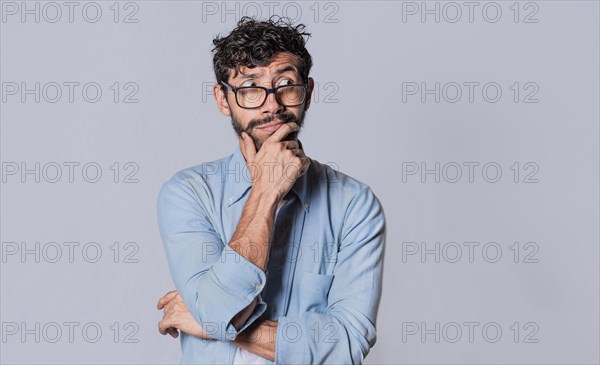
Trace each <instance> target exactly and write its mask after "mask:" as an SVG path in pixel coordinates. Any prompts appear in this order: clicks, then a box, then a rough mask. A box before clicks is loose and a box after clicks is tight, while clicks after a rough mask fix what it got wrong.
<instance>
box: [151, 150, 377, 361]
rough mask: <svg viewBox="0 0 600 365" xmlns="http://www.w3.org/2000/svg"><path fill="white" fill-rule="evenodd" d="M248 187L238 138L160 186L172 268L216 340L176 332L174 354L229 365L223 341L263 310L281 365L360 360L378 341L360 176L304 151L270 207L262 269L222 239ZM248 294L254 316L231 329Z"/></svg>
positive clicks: (367, 207)
mask: <svg viewBox="0 0 600 365" xmlns="http://www.w3.org/2000/svg"><path fill="white" fill-rule="evenodd" d="M290 171H291V170H290ZM264 173H268V171H264ZM251 187H252V182H251V179H250V174H249V172H248V168H247V166H246V162H245V160H244V157H243V155H242V152H241V150H240V148H239V146H238V147H237V148H236V151H235V152H234V153H233V154H232V155H230V156H228V157H225V158H223V159H220V160H216V161H212V162H207V163H203V164H201V165H198V166H195V167H190V168H187V169H184V170H182V171H180V172H178V173H177V174H175V176H173V177H172V178H171V179H170V180H168V181H167V182H166V183H165V184H164V185H163V187H162V189H161V192H160V195H159V198H158V221H159V227H160V233H161V237H162V240H163V243H164V247H165V251H166V255H167V259H168V262H169V267H170V270H171V275H172V276H173V280H174V282H175V286H176V288H177V290H178V291H179V293H180V294H181V296H182V297H183V300H184V301H185V303H186V305H187V307H188V308H189V310H190V312H191V314H192V315H193V316H194V318H195V319H196V320H197V321H198V323H200V324H201V325H202V327H203V328H204V330H205V331H206V332H207V333H209V335H210V336H211V337H213V338H214V340H204V339H199V338H196V337H193V336H190V335H187V334H182V336H181V348H182V358H181V362H182V363H202V364H213V363H217V364H231V363H233V360H234V356H235V352H236V346H235V345H234V344H232V343H230V342H229V341H228V340H231V339H233V338H235V337H236V335H237V334H238V333H239V332H241V331H243V330H244V329H246V328H247V327H248V326H249V325H250V324H251V323H252V322H254V321H255V320H257V319H258V318H264V319H272V320H277V321H279V322H278V329H277V335H276V337H275V338H276V355H275V363H277V364H323V363H331V364H351V363H352V364H358V363H362V362H363V360H364V358H365V356H366V355H367V353H368V352H369V350H370V349H371V347H373V345H374V344H375V341H376V319H377V310H378V307H379V301H380V297H381V284H382V273H383V254H384V243H385V217H384V212H383V209H382V207H381V204H380V203H379V201H378V200H377V198H376V197H375V195H374V194H373V192H372V191H371V189H370V188H369V187H368V186H367V185H365V184H364V183H362V182H360V181H358V180H356V179H353V178H351V177H349V176H348V175H345V174H343V173H341V172H339V171H335V170H334V169H332V168H331V167H330V166H328V165H325V164H321V163H319V162H318V161H316V160H313V159H311V164H310V166H309V169H308V171H307V173H306V174H304V175H303V176H301V177H300V178H298V179H297V180H296V182H295V183H294V186H293V187H292V189H291V190H290V192H289V193H288V194H287V195H286V197H285V200H287V202H286V204H285V205H283V206H282V207H281V208H280V210H279V211H278V214H277V216H276V223H275V226H274V234H273V241H272V243H271V251H270V255H269V263H268V266H267V272H266V273H265V272H263V271H262V270H261V269H259V268H258V267H257V266H255V265H254V264H252V263H251V262H250V261H249V260H247V259H246V258H244V257H243V256H241V255H240V254H238V253H237V252H236V251H234V250H233V249H231V248H230V247H229V246H228V243H229V241H230V240H231V237H232V236H233V233H234V232H235V230H236V227H237V224H238V222H239V220H240V217H241V215H242V209H243V207H244V204H245V202H246V199H247V198H248V195H249V192H250V189H251ZM254 298H258V304H257V305H256V307H255V309H254V312H253V313H252V315H251V316H250V317H249V318H248V320H247V321H246V323H245V324H244V325H243V327H242V328H241V329H240V330H239V331H236V329H235V327H234V326H233V325H232V322H231V320H232V319H233V317H234V316H235V315H236V314H237V313H238V312H240V311H241V310H242V309H244V308H245V307H246V306H248V305H249V304H250V303H251V302H252V301H253V300H254ZM265 363H266V364H273V362H271V361H268V360H265Z"/></svg>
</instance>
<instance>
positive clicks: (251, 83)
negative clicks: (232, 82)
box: [240, 80, 256, 87]
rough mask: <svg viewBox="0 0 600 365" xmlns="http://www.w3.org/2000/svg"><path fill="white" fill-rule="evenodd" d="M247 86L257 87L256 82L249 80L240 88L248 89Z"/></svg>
mask: <svg viewBox="0 0 600 365" xmlns="http://www.w3.org/2000/svg"><path fill="white" fill-rule="evenodd" d="M246 86H256V83H255V82H254V81H251V80H248V81H244V82H243V83H242V84H241V85H240V87H246Z"/></svg>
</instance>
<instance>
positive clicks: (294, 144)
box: [281, 141, 302, 151]
mask: <svg viewBox="0 0 600 365" xmlns="http://www.w3.org/2000/svg"><path fill="white" fill-rule="evenodd" d="M281 143H283V146H284V147H285V148H286V149H288V150H299V149H300V146H299V145H298V141H283V142H281ZM300 151H302V150H300Z"/></svg>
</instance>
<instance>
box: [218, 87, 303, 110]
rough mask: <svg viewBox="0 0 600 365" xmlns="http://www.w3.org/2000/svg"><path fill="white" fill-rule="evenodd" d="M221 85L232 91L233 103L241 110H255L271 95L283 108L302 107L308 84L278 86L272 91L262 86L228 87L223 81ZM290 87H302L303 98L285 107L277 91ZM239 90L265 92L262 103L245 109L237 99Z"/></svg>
mask: <svg viewBox="0 0 600 365" xmlns="http://www.w3.org/2000/svg"><path fill="white" fill-rule="evenodd" d="M221 83H222V84H223V85H224V86H225V87H227V88H229V89H231V91H233V94H234V95H235V102H236V103H237V105H238V106H239V107H240V108H242V109H257V108H260V107H261V106H263V105H264V104H265V101H267V98H268V97H269V94H271V93H273V94H275V98H276V99H277V102H278V103H279V104H281V105H283V106H286V107H293V106H298V105H302V104H303V103H304V102H305V101H306V95H307V94H308V84H289V85H280V86H276V87H274V88H272V89H269V88H267V87H263V86H242V87H233V86H231V85H229V84H228V83H226V82H225V81H221ZM290 86H302V87H304V97H303V98H302V101H301V102H299V103H298V104H293V105H286V104H284V103H283V102H282V101H281V100H280V99H279V96H278V95H277V90H279V89H281V88H284V87H290ZM241 89H263V90H265V91H266V94H265V98H264V99H263V101H262V103H260V105H258V106H253V107H246V106H242V105H241V104H240V102H239V100H238V97H237V92H238V91H239V90H241Z"/></svg>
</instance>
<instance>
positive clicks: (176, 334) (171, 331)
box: [167, 327, 179, 338]
mask: <svg viewBox="0 0 600 365" xmlns="http://www.w3.org/2000/svg"><path fill="white" fill-rule="evenodd" d="M167 332H168V333H169V334H170V335H171V337H173V338H177V337H179V331H178V330H177V328H173V327H171V328H167Z"/></svg>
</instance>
